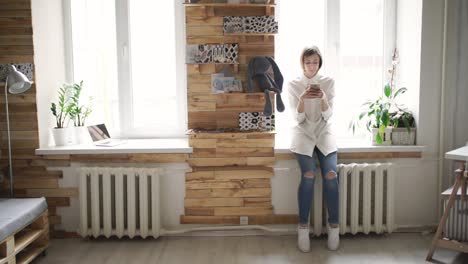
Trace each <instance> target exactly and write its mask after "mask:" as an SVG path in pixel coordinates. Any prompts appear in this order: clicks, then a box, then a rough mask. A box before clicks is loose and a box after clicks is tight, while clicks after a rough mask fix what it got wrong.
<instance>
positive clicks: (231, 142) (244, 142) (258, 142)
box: [216, 138, 275, 148]
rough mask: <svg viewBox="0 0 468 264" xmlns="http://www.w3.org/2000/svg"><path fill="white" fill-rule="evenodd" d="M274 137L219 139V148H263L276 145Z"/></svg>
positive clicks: (217, 145)
mask: <svg viewBox="0 0 468 264" xmlns="http://www.w3.org/2000/svg"><path fill="white" fill-rule="evenodd" d="M274 146H275V140H274V139H263V138H262V139H218V141H217V142H216V147H218V148H235V147H238V148H261V147H265V148H267V147H274Z"/></svg>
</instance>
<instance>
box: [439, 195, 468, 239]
mask: <svg viewBox="0 0 468 264" xmlns="http://www.w3.org/2000/svg"><path fill="white" fill-rule="evenodd" d="M451 192H452V188H450V189H449V190H448V191H446V192H444V193H443V195H444V196H445V197H444V198H446V199H445V201H444V207H446V206H447V203H448V198H449V195H450V193H451ZM460 197H461V196H460V195H458V196H457V199H456V200H455V202H454V204H453V206H452V208H450V214H449V217H448V218H447V222H446V223H445V230H444V236H445V237H447V238H449V239H452V240H457V241H459V242H468V200H462V199H461V198H460Z"/></svg>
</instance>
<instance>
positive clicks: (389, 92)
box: [384, 84, 392, 98]
mask: <svg viewBox="0 0 468 264" xmlns="http://www.w3.org/2000/svg"><path fill="white" fill-rule="evenodd" d="M384 94H385V96H386V97H387V98H390V96H391V95H392V87H390V85H388V84H387V85H385V88H384Z"/></svg>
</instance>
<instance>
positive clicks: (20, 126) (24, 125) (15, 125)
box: [0, 121, 38, 131]
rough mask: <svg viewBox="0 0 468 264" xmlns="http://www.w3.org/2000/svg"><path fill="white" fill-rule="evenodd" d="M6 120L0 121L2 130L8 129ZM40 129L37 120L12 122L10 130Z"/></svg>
mask: <svg viewBox="0 0 468 264" xmlns="http://www.w3.org/2000/svg"><path fill="white" fill-rule="evenodd" d="M6 129H7V124H6V122H0V130H1V131H6ZM25 130H26V131H38V124H37V123H36V122H21V121H19V122H18V121H15V122H10V131H25Z"/></svg>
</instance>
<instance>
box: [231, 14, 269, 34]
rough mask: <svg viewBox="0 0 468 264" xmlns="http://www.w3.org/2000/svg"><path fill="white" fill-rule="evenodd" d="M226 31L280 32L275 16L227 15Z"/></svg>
mask: <svg viewBox="0 0 468 264" xmlns="http://www.w3.org/2000/svg"><path fill="white" fill-rule="evenodd" d="M223 30H224V33H231V34H232V33H259V34H260V33H278V22H276V21H275V17H274V16H243V17H241V16H225V17H223Z"/></svg>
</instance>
